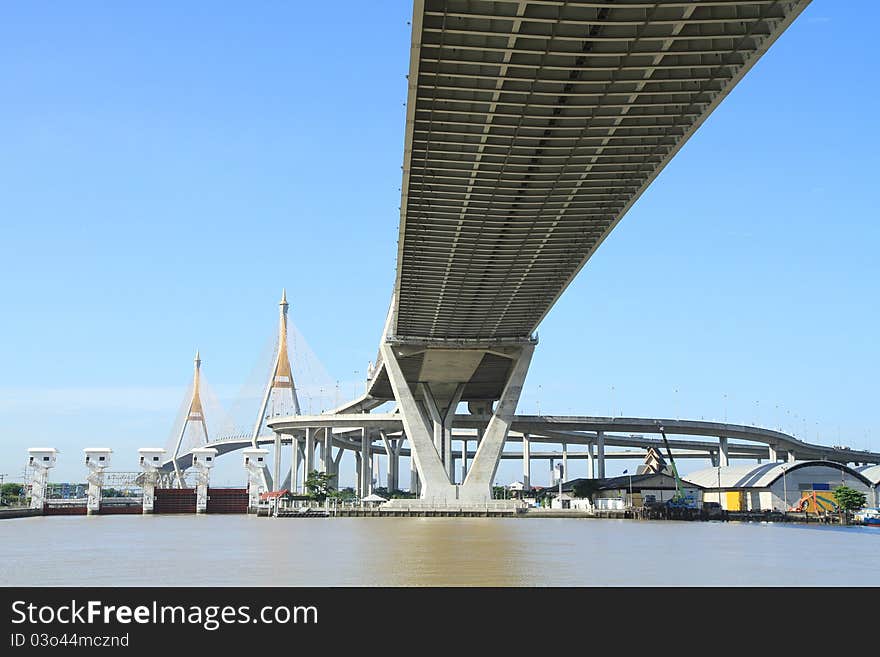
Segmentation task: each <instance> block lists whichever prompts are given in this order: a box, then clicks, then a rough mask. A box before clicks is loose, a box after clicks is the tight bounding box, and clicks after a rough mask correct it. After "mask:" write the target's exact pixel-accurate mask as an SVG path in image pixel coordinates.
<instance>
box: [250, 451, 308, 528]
mask: <svg viewBox="0 0 880 657" xmlns="http://www.w3.org/2000/svg"><path fill="white" fill-rule="evenodd" d="M242 453H243V455H244V468H245V470H246V471H247V475H248V513H256V512H257V507H258V506H259V504H260V494H261V493H265V492H267V491H268V487H267V486H266V478H265V477H264V476H263V472H264V470H263V468H264V467H265V465H266V458H267V457H268V456H269V450H267V449H261V448H259V447H248V448H247V449H245V450H243V452H242ZM295 479H296V474H294V475H293V476H292V477H291V486H294V485H295V483H294V482H295Z"/></svg>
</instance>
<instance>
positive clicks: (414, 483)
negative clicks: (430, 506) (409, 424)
mask: <svg viewBox="0 0 880 657" xmlns="http://www.w3.org/2000/svg"><path fill="white" fill-rule="evenodd" d="M409 492H410V493H414V494H415V495H420V494H421V492H422V487H421V484H420V482H419V468H418V466H417V465H416V458H415V456H413V452H412V447H410V457H409Z"/></svg>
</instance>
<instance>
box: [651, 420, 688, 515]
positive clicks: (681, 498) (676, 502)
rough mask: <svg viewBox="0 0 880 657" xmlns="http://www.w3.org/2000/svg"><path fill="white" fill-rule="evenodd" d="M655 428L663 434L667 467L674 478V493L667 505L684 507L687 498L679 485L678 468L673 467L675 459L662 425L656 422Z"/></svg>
mask: <svg viewBox="0 0 880 657" xmlns="http://www.w3.org/2000/svg"><path fill="white" fill-rule="evenodd" d="M657 429H658V430H659V431H660V435H661V436H663V444H664V445H666V453H667V454H668V455H669V467H670V468H671V469H672V476H673V477H674V478H675V495H673V496H672V499H671V500H669V501H668V502H667V506H673V507H684V506H687V499H686V498H685V495H684V489H683V487H682V485H681V477H679V476H678V468H676V467H675V459H674V458H673V457H672V448H671V447H669V440H667V438H666V432H665V431H663V425H662V424H660V423H659V422H658V423H657Z"/></svg>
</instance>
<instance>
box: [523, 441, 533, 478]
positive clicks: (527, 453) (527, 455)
mask: <svg viewBox="0 0 880 657" xmlns="http://www.w3.org/2000/svg"><path fill="white" fill-rule="evenodd" d="M522 466H523V486H524V487H525V488H531V487H532V444H531V439H530V438H529V434H527V433H524V434H523V441H522Z"/></svg>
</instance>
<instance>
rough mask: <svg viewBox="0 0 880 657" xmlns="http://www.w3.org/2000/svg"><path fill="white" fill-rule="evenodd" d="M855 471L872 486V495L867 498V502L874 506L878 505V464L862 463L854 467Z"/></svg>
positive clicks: (879, 466)
mask: <svg viewBox="0 0 880 657" xmlns="http://www.w3.org/2000/svg"><path fill="white" fill-rule="evenodd" d="M856 471H857V472H858V473H859V474H860V475H862V476H863V477H865V478H866V479H867V480H868V481H870V482H871V485H872V486H873V487H874V495H873V497H869V498H868V503H869V504H870V505H871V506H873V507H876V506H878V505H880V495H878V493H880V490H878V489H880V465H862V466H859V467H858V468H856Z"/></svg>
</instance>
